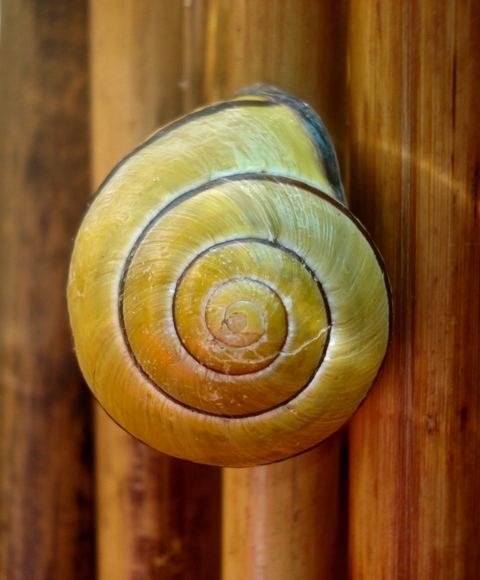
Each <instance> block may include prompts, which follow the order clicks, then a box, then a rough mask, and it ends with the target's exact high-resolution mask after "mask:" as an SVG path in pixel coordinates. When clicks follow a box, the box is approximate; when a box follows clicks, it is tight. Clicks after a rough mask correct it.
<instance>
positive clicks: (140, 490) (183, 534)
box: [91, 0, 220, 580]
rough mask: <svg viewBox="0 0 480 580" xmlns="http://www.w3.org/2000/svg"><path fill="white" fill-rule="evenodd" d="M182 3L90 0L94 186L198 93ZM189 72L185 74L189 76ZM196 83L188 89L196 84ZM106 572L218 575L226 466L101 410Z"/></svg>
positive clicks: (104, 575) (103, 575)
mask: <svg viewBox="0 0 480 580" xmlns="http://www.w3.org/2000/svg"><path fill="white" fill-rule="evenodd" d="M186 8H187V7H183V6H182V3H180V2H172V1H171V0H162V1H158V0H148V1H145V2H137V1H136V0H122V1H121V2H117V1H115V2H113V1H109V0H101V1H95V2H91V47H92V48H91V50H92V140H93V160H92V163H93V180H94V184H95V186H98V184H99V183H100V182H101V181H102V180H103V178H104V177H105V176H106V174H107V173H108V171H109V170H110V169H111V168H112V167H113V166H114V165H115V164H116V163H117V162H118V161H119V160H120V159H121V158H122V157H123V156H124V155H125V154H127V153H128V152H129V151H130V150H131V149H132V148H133V147H135V146H136V145H138V144H139V143H140V142H141V141H142V140H144V139H145V138H146V137H147V136H148V135H149V134H150V133H151V132H153V131H154V130H155V129H156V128H157V127H158V126H159V125H161V124H163V123H165V122H167V121H170V120H172V119H173V118H175V117H176V116H178V115H179V114H180V113H181V112H182V103H186V102H187V101H191V100H193V98H194V95H193V94H192V89H191V86H190V85H188V86H189V87H190V88H188V87H187V84H188V82H187V81H190V78H191V77H192V75H193V74H194V70H193V69H188V70H185V60H184V59H185V58H186V57H185V56H184V52H183V51H184V45H183V42H184V39H183V38H182V29H183V28H184V27H185V26H189V25H188V24H186V22H187V23H188V22H190V21H191V19H190V18H185V14H183V10H185V9H186ZM182 80H183V82H182ZM187 88H188V90H187ZM96 458H97V465H98V467H97V480H98V485H97V506H98V507H97V514H98V578H99V579H100V580H102V579H105V580H110V579H112V578H115V580H122V579H130V578H133V577H135V578H157V577H161V578H165V579H168V578H172V579H173V578H180V577H181V578H182V579H187V580H188V579H191V580H193V579H195V580H197V579H202V578H205V579H207V578H208V580H210V579H212V580H214V579H215V578H216V577H217V576H218V566H219V547H218V546H219V522H220V515H219V506H218V496H219V487H220V477H219V471H218V470H215V469H213V468H208V467H203V466H198V465H194V464H188V463H187V462H184V461H179V460H176V459H173V458H170V457H167V456H165V455H162V454H160V453H158V452H156V451H154V450H152V449H149V448H147V447H146V446H145V445H143V444H142V443H140V442H138V441H135V440H134V439H133V438H132V437H131V436H130V435H128V434H127V433H125V432H124V431H122V430H121V429H120V428H119V427H117V426H116V425H115V424H114V423H113V422H112V421H111V420H110V419H109V418H108V417H106V415H105V414H104V413H103V411H101V410H100V409H97V418H96Z"/></svg>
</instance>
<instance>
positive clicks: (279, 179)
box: [118, 173, 359, 419]
mask: <svg viewBox="0 0 480 580" xmlns="http://www.w3.org/2000/svg"><path fill="white" fill-rule="evenodd" d="M252 180H258V181H270V182H273V183H279V184H285V185H290V186H294V187H297V188H299V189H303V190H304V191H307V192H309V193H311V194H313V195H316V196H317V197H320V198H322V199H324V200H326V201H328V202H329V203H332V205H334V206H335V207H337V209H339V210H340V211H341V212H342V213H345V214H347V215H349V217H350V213H349V212H348V210H346V208H344V206H343V205H342V204H341V203H339V202H338V201H336V200H334V199H333V198H332V197H330V196H329V195H328V194H326V193H324V192H322V191H321V190H319V189H316V188H315V187H313V186H310V185H308V184H306V183H304V182H302V181H299V180H297V179H293V178H289V177H283V176H274V175H270V174H263V173H236V174H232V175H228V176H222V177H220V178H218V179H215V180H212V181H209V182H207V183H204V184H203V185H200V186H198V187H196V188H194V189H191V190H189V191H186V192H185V193H183V194H181V195H179V196H178V197H177V198H175V199H174V200H173V201H171V202H170V203H169V204H167V205H166V206H165V207H164V208H162V209H161V210H160V211H159V212H158V213H157V215H156V216H155V217H154V218H152V219H151V220H150V222H149V223H148V224H147V226H146V227H145V229H144V230H143V231H142V233H141V234H140V235H139V237H138V238H137V240H136V241H135V243H134V245H133V247H132V249H131V250H130V253H129V255H128V257H127V260H126V261H125V264H124V267H123V270H122V275H121V277H120V284H119V289H118V317H119V322H120V328H121V331H122V335H123V339H124V343H125V346H126V348H127V350H128V352H129V355H130V357H131V359H132V361H133V363H134V364H135V366H136V368H137V369H138V370H139V372H140V373H141V374H142V375H143V376H144V377H145V379H146V380H147V381H148V382H149V383H150V384H151V385H152V386H153V387H154V388H155V389H157V390H158V391H159V392H161V393H162V395H163V396H165V397H166V398H168V399H169V400H171V401H172V402H174V403H176V404H178V405H181V406H182V407H184V408H186V409H188V410H190V411H192V412H194V413H199V414H202V415H207V416H212V417H221V418H225V419H245V418H249V417H255V416H259V415H263V414H265V413H268V412H270V411H274V410H275V409H278V408H281V407H285V406H287V405H288V404H289V403H290V402H291V401H293V400H294V399H296V398H297V397H298V396H299V395H300V394H301V393H302V392H303V391H304V390H305V389H307V387H308V386H309V385H310V383H311V382H312V380H313V379H314V378H315V376H316V374H317V372H318V370H319V368H320V367H321V365H322V363H323V361H324V359H325V355H326V352H327V350H328V345H329V342H330V335H331V328H332V315H331V309H330V306H329V302H328V298H327V296H326V294H325V291H324V289H323V287H322V284H321V283H320V281H319V280H318V278H317V277H316V275H315V273H314V271H313V270H312V269H311V268H310V267H309V266H308V265H307V264H306V262H305V260H304V259H303V258H302V257H301V256H299V255H298V254H297V253H296V252H294V251H293V250H292V249H290V248H287V247H285V246H282V245H281V244H278V243H277V242H274V241H271V240H266V239H261V238H243V239H241V238H236V239H234V240H226V241H224V242H220V243H219V244H214V245H213V246H211V247H210V248H207V249H206V250H204V251H202V252H201V253H200V254H199V255H198V256H197V257H196V258H198V257H199V256H200V255H202V254H205V253H207V252H209V251H211V250H212V249H213V248H214V247H217V246H222V245H227V244H233V243H235V242H242V241H249V242H256V243H262V244H265V245H268V246H271V247H274V248H277V249H280V250H281V251H285V252H287V253H288V254H289V255H290V256H292V257H293V258H294V259H295V260H297V261H298V262H300V264H301V265H302V266H303V267H304V268H305V269H307V271H308V273H309V275H310V276H312V278H313V280H314V282H315V283H316V285H317V288H318V289H319V292H320V293H321V296H322V298H323V301H324V304H325V311H326V315H327V336H326V339H325V342H324V346H323V349H322V354H321V356H320V357H319V360H318V363H317V365H316V366H315V368H314V369H313V372H312V374H311V376H310V378H309V379H308V380H307V381H306V382H305V384H304V385H303V386H302V387H301V388H300V389H299V390H298V391H297V392H295V393H294V394H293V395H291V396H290V397H288V398H287V399H285V400H283V401H282V402H280V403H278V404H276V405H272V406H271V407H269V408H268V409H263V410H261V411H254V412H250V413H245V414H235V415H231V414H223V413H214V412H210V411H205V410H203V409H198V408H197V407H194V406H192V405H188V404H186V403H184V402H183V401H179V400H178V399H176V398H175V397H173V396H172V395H170V394H169V393H168V392H166V391H165V390H164V389H162V387H161V386H160V385H158V384H157V383H156V382H155V381H154V380H153V379H152V377H151V376H150V375H149V374H148V373H147V372H146V371H145V369H144V368H143V367H142V365H141V363H140V362H139V361H138V359H137V357H136V355H135V353H134V351H133V349H132V346H131V344H130V341H129V338H128V333H127V329H126V325H125V318H124V312H123V296H124V289H125V281H126V278H127V275H128V270H129V268H130V265H131V263H132V260H133V258H134V256H135V254H136V252H137V249H138V247H139V246H140V244H141V243H142V241H143V240H144V238H145V236H146V235H147V234H148V232H149V231H150V230H151V229H152V228H153V227H154V226H155V225H156V224H157V223H158V222H159V221H160V220H161V219H162V217H163V216H165V215H166V214H167V213H168V212H170V211H171V210H172V209H174V208H175V207H177V206H179V205H180V204H182V203H183V202H185V201H188V200H189V199H191V198H193V197H195V196H197V195H199V194H201V193H203V192H205V191H208V190H210V189H213V188H214V187H216V186H219V185H222V184H225V183H229V182H231V181H252ZM355 223H356V224H357V225H358V224H359V223H358V222H355ZM182 275H183V273H182ZM178 283H179V281H177V288H178ZM173 304H174V300H172V307H173ZM282 304H283V302H282ZM172 319H173V321H175V317H174V316H173V313H172ZM174 324H175V323H174ZM176 332H177V336H178V331H177V330H176ZM178 337H179V336H178ZM179 338H180V337H179ZM180 344H181V345H182V348H184V349H185V351H186V352H187V353H188V355H189V356H191V357H192V358H193V359H194V360H195V361H196V362H197V363H199V361H197V359H195V358H194V357H193V356H192V355H191V353H190V352H189V351H188V350H187V349H186V348H185V346H184V345H183V342H182V341H181V339H180ZM199 364H202V363H199ZM202 366H203V365H202ZM204 368H208V367H204ZM209 370H211V369H209ZM262 370H264V369H262ZM262 370H260V371H257V372H262ZM212 372H216V373H218V371H216V370H212ZM218 374H223V373H218ZM225 374H226V373H225ZM246 374H248V373H246ZM251 374H253V373H251ZM232 376H234V375H232ZM242 376H243V375H242Z"/></svg>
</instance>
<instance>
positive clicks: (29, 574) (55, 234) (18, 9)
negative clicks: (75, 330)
mask: <svg viewBox="0 0 480 580" xmlns="http://www.w3.org/2000/svg"><path fill="white" fill-rule="evenodd" d="M86 17H87V10H86V4H85V2H83V0H75V1H72V2H68V3H60V4H59V3H52V2H48V3H46V2H43V1H42V0H38V1H31V2H25V1H22V0H12V1H11V2H8V3H6V2H4V3H3V5H2V23H1V24H2V30H1V44H0V78H1V82H0V135H1V138H0V345H1V346H0V349H1V353H0V578H2V579H9V580H24V579H25V578H29V579H31V580H36V579H45V578H49V579H52V580H56V579H57V580H64V579H66V578H69V579H72V580H75V579H85V580H87V579H90V578H92V576H93V574H94V558H93V556H94V550H93V544H94V542H93V483H92V461H91V439H90V421H91V409H90V405H89V397H88V393H86V392H85V388H84V386H83V384H82V381H81V378H80V373H79V372H78V369H77V365H76V362H75V357H74V354H73V352H72V342H71V337H70V331H69V327H68V321H67V315H66V306H65V281H66V273H67V264H68V259H69V254H70V250H71V241H72V238H73V236H74V232H75V229H76V227H77V224H78V221H79V220H80V217H81V214H82V212H83V209H84V205H85V203H86V201H87V197H88V108H87V107H88V104H87V103H88V101H87V57H86V54H87V18H86Z"/></svg>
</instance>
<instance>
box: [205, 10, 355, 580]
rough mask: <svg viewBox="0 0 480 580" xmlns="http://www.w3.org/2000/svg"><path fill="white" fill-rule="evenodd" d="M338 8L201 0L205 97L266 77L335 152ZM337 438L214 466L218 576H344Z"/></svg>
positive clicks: (342, 99) (338, 134)
mask: <svg viewBox="0 0 480 580" xmlns="http://www.w3.org/2000/svg"><path fill="white" fill-rule="evenodd" d="M345 16H346V14H345V4H344V3H343V2H338V3H335V4H334V3H330V4H327V3H318V2H310V1H307V0H301V1H299V2H295V3H293V2H289V1H285V0H280V1H276V2H270V1H266V0H262V1H258V0H257V1H253V0H240V1H231V0H230V1H225V0H209V1H208V2H207V10H206V35H207V36H206V40H205V42H206V44H205V85H204V90H205V98H206V100H216V99H220V98H226V97H228V96H230V95H231V94H233V93H235V92H236V91H238V90H240V89H242V88H245V87H247V86H250V85H252V84H256V83H267V84H275V85H277V86H279V87H280V88H282V89H284V90H286V91H289V92H291V93H293V94H295V95H296V96H298V97H300V98H303V99H305V100H306V101H307V102H309V103H310V104H311V105H312V106H313V107H314V108H315V109H316V110H317V111H318V112H319V113H320V114H321V116H322V118H323V119H324V121H325V123H326V126H327V128H328V129H329V131H330V132H331V135H332V137H333V139H334V140H335V142H336V145H337V146H339V153H340V158H341V159H342V158H343V147H342V142H343V137H344V134H345V115H344V111H345V106H346V93H345V86H346V85H345V79H346V42H345V41H346V26H345V22H346V20H345ZM340 445H341V436H339V435H336V436H333V437H332V438H331V440H330V441H328V442H327V443H326V444H325V445H323V446H321V447H319V448H317V449H315V450H313V451H311V452H309V453H306V454H304V455H302V456H299V457H296V458H293V459H290V460H288V461H285V462H283V463H279V464H276V465H272V466H265V467H256V468H249V469H240V470H234V469H225V470H224V474H223V485H224V491H223V504H222V505H223V514H222V521H223V548H222V574H223V576H222V577H223V578H224V579H225V580H234V579H235V580H236V579H238V580H244V579H245V578H249V579H250V578H251V579H260V578H261V579H262V580H268V579H272V580H273V579H275V580H281V579H285V580H287V579H288V580H291V579H292V580H293V579H302V580H308V579H310V578H311V579H317V578H335V579H336V580H340V579H341V578H343V577H345V573H346V566H345V565H346V560H347V554H346V545H345V543H344V542H343V541H342V525H343V519H342V511H341V507H340V504H341V501H342V499H345V498H342V496H341V487H340V485H339V480H340V475H339V474H340V462H339V453H340Z"/></svg>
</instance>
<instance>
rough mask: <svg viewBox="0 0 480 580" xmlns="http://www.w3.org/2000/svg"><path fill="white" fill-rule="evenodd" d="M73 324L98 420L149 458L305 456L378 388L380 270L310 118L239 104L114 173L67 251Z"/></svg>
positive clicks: (157, 142) (263, 97)
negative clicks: (155, 454)
mask: <svg viewBox="0 0 480 580" xmlns="http://www.w3.org/2000/svg"><path fill="white" fill-rule="evenodd" d="M67 295H68V309H69V315H70V323H71V328H72V334H73V338H74V344H75V351H76V354H77V358H78V361H79V365H80V367H81V370H82V372H83V375H84V377H85V379H86V382H87V383H88V385H89V387H90V389H91V390H92V392H93V394H94V395H95V397H96V399H97V400H98V401H99V403H100V404H101V405H102V407H103V408H104V409H105V410H106V411H107V413H108V414H109V415H110V416H111V417H112V418H113V419H114V420H115V421H116V422H117V423H118V424H119V425H121V426H122V427H123V428H124V429H126V430H127V431H128V432H130V433H131V434H132V435H134V436H135V437H136V438H138V439H140V440H142V441H144V442H145V443H147V444H149V445H150V446H152V447H154V448H156V449H159V450H160V451H163V452H165V453H168V454H170V455H173V456H176V457H180V458H183V459H188V460H191V461H196V462H201V463H206V464H212V465H221V466H236V467H241V466H250V465H260V464H266V463H271V462H274V461H278V460H281V459H285V458H287V457H290V456H293V455H296V454H298V453H301V452H303V451H305V450H307V449H309V448H312V447H313V446H315V445H316V444H317V443H319V442H320V441H321V440H323V439H325V438H326V437H328V436H329V435H330V434H332V433H333V432H334V431H335V430H337V429H338V428H340V427H341V426H342V425H343V424H344V423H345V422H346V421H347V420H348V418H349V417H350V416H351V415H352V414H353V412H354V411H355V410H356V409H357V407H358V406H359V404H360V403H361V402H362V400H363V399H364V397H365V396H366V394H367V392H368V390H369V388H370V386H371V384H372V383H373V381H374V380H375V378H376V376H377V374H378V372H379V369H380V366H381V364H382V361H383V359H384V356H385V353H386V350H387V345H388V342H389V336H390V326H391V324H390V319H391V300H390V289H389V284H388V279H387V276H386V273H385V269H384V265H383V262H382V259H381V257H380V255H379V253H378V251H377V249H376V248H375V246H374V244H373V242H372V240H371V239H370V237H369V235H368V234H367V232H366V231H365V229H364V228H363V226H362V225H361V224H360V223H359V222H358V221H357V219H356V218H355V217H353V216H352V215H351V213H350V212H349V211H348V209H347V208H346V201H345V196H344V191H343V187H342V184H341V181H340V178H339V170H338V164H337V159H336V155H335V151H334V148H333V145H332V143H331V141H330V139H329V137H328V135H327V133H326V130H325V128H324V126H323V124H322V122H321V121H320V119H319V117H318V116H317V115H316V113H314V111H313V110H312V109H311V108H310V107H309V106H308V105H306V104H305V103H303V102H302V101H300V100H299V99H297V98H295V97H293V96H290V95H287V94H285V93H283V92H282V91H280V90H278V89H275V88H273V87H260V88H254V89H249V90H246V91H244V92H242V93H239V94H238V95H236V96H234V97H233V98H232V99H230V100H227V101H225V102H222V103H219V104H216V105H213V106H208V107H206V108H203V109H200V110H197V111H195V112H193V113H192V114H190V115H188V116H186V117H183V118H181V119H179V120H177V121H175V122H173V123H171V124H170V125H168V126H166V127H165V128H163V129H160V130H159V131H158V132H157V133H155V134H154V135H153V136H152V137H150V138H149V139H148V140H147V141H146V142H144V143H143V144H142V145H140V146H139V147H138V148H137V149H135V150H134V151H133V152H132V153H131V154H130V155H128V156H127V157H126V158H125V159H123V160H122V161H121V162H120V163H119V164H118V165H117V166H116V167H115V169H114V170H113V171H112V172H111V173H110V175H109V176H108V177H107V178H106V180H105V181H104V183H103V184H102V186H101V187H100V189H99V191H98V192H97V194H96V196H95V197H94V199H93V201H92V203H91V205H90V207H89V209H88V211H87V213H86V215H85V216H84V219H83V221H82V223H81V226H80V229H79V231H78V234H77V236H76V239H75V243H74V248H73V252H72V258H71V264H70V269H69V278H68V289H67Z"/></svg>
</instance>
